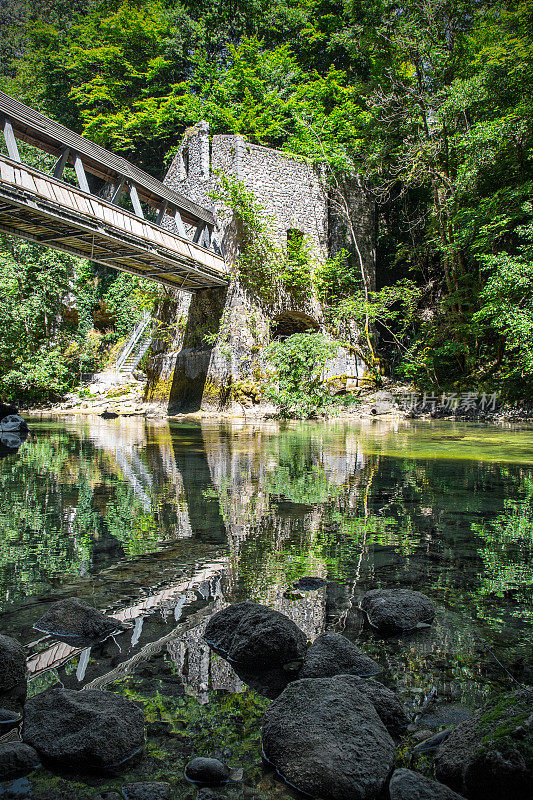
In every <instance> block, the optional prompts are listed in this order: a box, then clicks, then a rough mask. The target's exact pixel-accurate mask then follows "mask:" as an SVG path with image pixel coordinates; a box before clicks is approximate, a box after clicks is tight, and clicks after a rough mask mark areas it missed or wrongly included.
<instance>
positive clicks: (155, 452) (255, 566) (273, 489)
mask: <svg viewBox="0 0 533 800" xmlns="http://www.w3.org/2000/svg"><path fill="white" fill-rule="evenodd" d="M88 433H89V437H90V440H91V442H92V444H93V446H94V447H95V448H96V449H97V451H99V453H101V454H105V458H106V460H107V462H109V463H110V464H111V466H112V467H113V464H114V470H115V471H116V474H117V475H118V476H120V478H121V480H122V481H123V482H124V483H125V484H126V485H128V486H129V487H130V488H131V491H132V493H133V495H134V496H135V497H137V498H138V499H139V500H140V501H141V504H142V507H143V509H144V511H145V512H146V513H152V514H158V515H161V514H162V513H163V509H162V505H161V500H160V493H161V491H162V490H165V493H166V496H167V498H168V495H169V492H170V494H171V495H173V497H174V510H175V514H174V515H173V519H172V524H171V525H170V527H171V530H167V531H166V535H167V537H168V539H169V540H170V541H184V540H189V541H194V542H195V543H196V545H197V547H196V550H195V553H196V554H197V555H195V558H194V559H193V560H192V562H191V563H190V564H188V565H187V567H186V569H184V568H183V565H180V570H179V571H178V575H177V576H176V578H175V579H170V580H168V581H165V582H164V585H161V586H159V587H157V588H156V589H154V590H152V591H146V589H147V587H146V586H143V585H142V584H139V586H138V588H139V596H138V597H137V599H134V600H132V601H129V602H127V601H125V602H123V603H122V604H120V607H119V608H118V609H117V608H114V609H113V614H114V616H115V617H116V618H117V619H120V620H124V621H129V622H131V623H132V624H133V627H132V630H131V632H128V633H125V634H122V635H121V636H120V639H119V642H120V652H121V655H120V656H116V657H114V658H112V659H110V661H109V664H108V667H109V669H108V667H106V668H105V669H107V672H105V670H104V675H105V679H104V675H101V674H98V672H97V673H96V674H95V672H94V669H93V670H92V671H91V666H90V659H91V653H90V650H84V651H82V650H81V649H79V648H78V649H76V648H74V647H71V646H70V645H67V644H64V643H62V642H57V641H56V640H54V639H51V638H47V637H44V638H43V639H40V640H39V642H36V643H34V646H35V649H34V652H33V654H32V655H31V657H30V659H29V662H28V666H29V670H30V674H31V675H33V676H35V677H36V678H38V677H39V676H40V675H42V674H43V673H44V672H47V671H50V670H52V669H57V668H60V667H62V666H64V665H65V664H66V663H67V662H69V661H71V660H72V659H73V658H76V657H77V658H78V665H77V670H76V676H75V677H76V681H77V682H78V683H82V684H83V682H84V681H85V680H86V679H88V680H89V683H88V684H87V685H99V684H101V683H102V682H103V681H104V680H109V675H110V674H112V675H113V676H120V675H123V674H126V673H127V671H128V669H131V666H132V664H134V663H136V662H138V661H139V660H142V659H143V658H146V657H147V654H150V653H152V652H153V651H154V648H155V649H157V648H158V647H162V648H165V647H166V648H167V649H168V652H169V653H170V655H171V657H172V659H173V660H174V662H175V663H176V665H177V666H178V668H179V670H180V672H182V673H184V674H185V673H186V681H187V683H188V685H189V686H190V688H191V690H193V691H194V692H195V693H196V694H197V696H198V697H199V699H200V700H202V699H204V700H205V699H206V698H207V691H208V688H209V687H211V688H226V689H229V690H232V691H237V690H240V689H241V688H242V687H243V684H242V683H241V682H240V680H239V679H238V678H237V677H236V676H235V674H234V673H233V671H232V670H231V669H230V668H229V667H228V665H227V664H225V663H224V662H222V661H221V660H220V659H213V658H211V656H210V653H209V650H208V648H207V646H206V645H205V644H204V643H203V641H202V638H201V637H202V633H203V628H204V626H205V623H206V621H207V619H208V617H209V616H210V614H211V613H213V611H214V610H216V609H218V608H221V607H223V605H224V604H225V603H226V602H227V601H228V600H233V599H242V597H241V590H240V582H241V580H242V578H243V570H244V571H245V572H246V581H247V590H246V596H254V597H256V598H257V599H259V600H262V601H264V602H267V603H268V604H269V605H271V606H272V607H275V608H277V609H278V610H280V611H282V612H283V613H285V614H287V615H288V616H289V617H291V618H292V619H294V621H295V622H296V623H297V624H298V625H299V626H300V627H301V628H302V629H303V630H304V631H305V632H306V633H307V635H308V636H309V638H310V639H313V638H315V637H316V635H318V634H319V633H320V632H321V631H322V630H323V629H324V625H325V615H326V598H325V592H324V591H319V592H313V593H311V594H307V595H302V597H300V598H299V599H298V600H296V601H295V600H294V599H288V598H287V597H285V596H284V591H285V589H286V586H287V582H286V578H285V576H284V575H283V574H281V573H280V574H277V573H276V571H275V570H269V567H268V564H266V563H265V564H261V563H259V562H257V561H256V562H253V563H249V562H247V563H246V565H245V566H244V567H243V565H242V564H241V560H242V553H243V547H244V546H245V544H246V543H247V542H249V541H251V540H253V538H254V536H264V535H265V532H268V534H269V536H270V541H271V546H272V548H273V550H283V548H284V546H285V545H286V543H287V542H288V541H289V540H290V539H291V537H293V536H295V535H296V536H297V537H298V540H299V541H302V537H303V540H304V541H305V542H307V543H308V547H309V550H310V551H311V550H312V546H313V542H314V538H315V536H316V534H317V531H318V530H319V527H320V524H321V520H322V514H323V502H318V501H317V502H314V503H311V502H303V501H304V500H305V498H302V497H295V496H292V494H291V483H290V480H288V482H287V485H286V486H285V487H283V486H282V485H281V484H280V482H279V474H280V470H279V465H280V461H282V460H283V454H282V453H281V452H280V447H282V440H281V439H280V437H279V436H278V433H279V431H278V427H277V425H275V424H272V425H267V424H264V423H263V424H260V425H256V426H254V425H250V424H244V423H241V422H228V423H227V424H226V425H222V426H221V425H219V424H217V425H210V424H208V423H206V424H202V425H198V424H195V425H190V426H187V427H185V426H178V427H169V426H168V425H167V424H155V423H154V424H153V423H149V422H146V421H145V420H144V419H142V418H129V419H120V420H113V421H104V420H95V421H94V422H91V426H90V428H89V431H88ZM325 436H326V437H327V429H323V430H318V429H317V430H316V433H315V434H314V435H312V434H311V435H310V436H309V437H308V438H307V439H304V440H303V443H302V464H303V468H304V471H305V470H312V469H315V471H316V470H320V478H321V480H322V482H323V488H324V498H323V500H325V499H327V497H328V496H329V495H331V496H336V495H337V494H338V492H339V491H342V493H343V497H344V503H346V504H347V505H348V506H349V505H352V504H354V503H355V499H356V497H357V494H358V492H359V491H360V486H359V483H360V480H359V476H360V474H361V470H362V467H363V466H364V457H363V455H362V452H361V450H360V448H359V444H358V441H357V436H356V435H355V434H354V433H350V431H349V430H347V431H346V433H345V436H344V437H343V438H342V439H341V440H339V438H338V436H337V438H336V445H337V447H336V450H335V454H334V455H332V450H331V447H328V446H327V444H328V443H327V441H326V440H325V439H324V437H325ZM317 474H318V473H317ZM315 477H316V475H315ZM283 491H285V494H284V493H283ZM213 556H215V558H214V559H213ZM144 558H147V559H148V558H149V557H148V556H146V557H144ZM135 563H136V562H135V560H133V562H132V565H131V567H132V573H133V574H134V573H135ZM143 563H145V562H143ZM311 566H312V569H313V572H314V574H316V575H323V576H325V575H326V568H325V565H324V564H323V563H321V562H320V561H319V560H315V562H313V563H312V565H311ZM117 570H120V565H117V566H116V565H113V566H111V567H109V568H107V569H106V570H105V574H106V579H107V580H109V579H112V578H113V576H114V573H115V572H116V571H117ZM141 580H142V579H141ZM130 589H131V586H130ZM198 605H200V609H199V611H198ZM191 609H192V611H191ZM193 612H194V613H197V614H199V617H198V619H197V618H196V617H195V616H194V613H193ZM154 615H157V616H158V619H160V621H161V620H162V623H163V628H162V629H161V630H162V631H163V635H158V636H157V637H156V638H154V634H153V632H151V628H150V625H151V622H150V621H151V620H152V619H154ZM191 615H192V616H191ZM187 620H190V622H191V624H189V623H188V622H187ZM152 627H153V626H152ZM148 628H150V630H148ZM160 632H161V631H159V633H160ZM88 665H89V669H88V670H87V674H85V672H86V669H87V667H88ZM71 680H74V677H71Z"/></svg>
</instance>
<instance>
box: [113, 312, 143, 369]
mask: <svg viewBox="0 0 533 800" xmlns="http://www.w3.org/2000/svg"><path fill="white" fill-rule="evenodd" d="M151 318H152V317H151V314H150V313H149V312H148V311H145V312H144V314H143V316H142V318H141V319H140V320H139V322H138V323H137V325H136V326H135V328H134V329H133V332H132V334H131V336H130V338H129V339H128V341H127V342H126V344H125V345H124V347H123V348H122V350H121V351H120V353H119V354H118V356H117V359H116V361H115V370H116V371H117V372H119V371H120V369H121V367H122V366H123V364H124V362H125V361H126V359H127V358H128V356H129V355H130V353H131V352H132V350H133V348H134V347H135V346H136V344H137V342H138V341H139V339H140V338H141V336H142V335H143V333H144V332H145V330H146V328H147V327H148V325H149V324H150V321H151Z"/></svg>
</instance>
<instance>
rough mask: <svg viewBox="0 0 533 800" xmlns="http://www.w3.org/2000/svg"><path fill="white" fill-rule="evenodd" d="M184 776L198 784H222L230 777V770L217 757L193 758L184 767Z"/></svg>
mask: <svg viewBox="0 0 533 800" xmlns="http://www.w3.org/2000/svg"><path fill="white" fill-rule="evenodd" d="M185 777H186V778H187V780H188V781H191V782H192V783H197V784H199V785H200V786H222V784H224V783H227V782H228V781H229V779H230V777H231V770H230V769H229V767H227V766H226V764H224V763H223V762H222V761H219V760H218V758H204V757H203V756H200V757H198V758H193V759H192V761H189V763H188V764H187V766H186V767H185Z"/></svg>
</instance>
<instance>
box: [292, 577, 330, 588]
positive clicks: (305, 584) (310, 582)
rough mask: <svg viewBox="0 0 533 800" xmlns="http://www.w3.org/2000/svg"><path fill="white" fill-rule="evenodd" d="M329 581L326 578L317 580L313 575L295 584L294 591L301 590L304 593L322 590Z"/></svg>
mask: <svg viewBox="0 0 533 800" xmlns="http://www.w3.org/2000/svg"><path fill="white" fill-rule="evenodd" d="M326 584H327V581H326V580H325V579H324V578H316V577H314V576H313V575H305V576H304V577H303V578H300V579H299V580H297V581H296V583H293V589H300V591H302V592H313V591H314V590H315V589H321V588H322V586H325V585H326Z"/></svg>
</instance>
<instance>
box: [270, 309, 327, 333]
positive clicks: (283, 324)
mask: <svg viewBox="0 0 533 800" xmlns="http://www.w3.org/2000/svg"><path fill="white" fill-rule="evenodd" d="M319 329H320V326H319V324H318V322H317V321H316V320H314V319H313V317H310V316H309V315H308V314H303V313H302V312H300V311H284V312H283V313H282V314H278V315H277V316H275V317H274V318H273V319H272V322H271V323H270V331H271V338H272V339H286V338H287V337H288V336H293V335H294V334H295V333H316V332H317V331H318V330H319Z"/></svg>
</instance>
